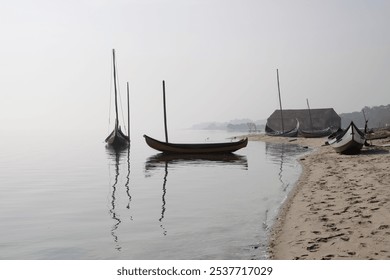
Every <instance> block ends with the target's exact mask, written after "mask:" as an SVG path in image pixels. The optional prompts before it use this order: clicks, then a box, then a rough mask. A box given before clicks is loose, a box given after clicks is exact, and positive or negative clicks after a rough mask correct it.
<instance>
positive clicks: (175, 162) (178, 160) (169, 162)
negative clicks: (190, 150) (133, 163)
mask: <svg viewBox="0 0 390 280" xmlns="http://www.w3.org/2000/svg"><path fill="white" fill-rule="evenodd" d="M189 166H201V167H205V168H207V167H210V168H212V167H215V166H235V167H239V168H240V169H243V170H248V161H247V158H246V157H245V156H241V155H236V154H232V153H227V154H164V153H159V154H156V155H153V156H151V157H149V158H148V159H147V160H146V163H145V174H146V176H150V175H151V174H150V172H153V171H159V170H161V169H163V170H164V177H163V180H162V196H161V202H162V205H161V216H160V218H159V222H160V227H161V228H162V230H163V234H164V235H167V230H166V228H165V227H164V224H163V220H164V217H165V212H166V206H167V202H166V194H167V182H168V173H169V170H174V169H176V168H183V167H184V168H185V167H189Z"/></svg>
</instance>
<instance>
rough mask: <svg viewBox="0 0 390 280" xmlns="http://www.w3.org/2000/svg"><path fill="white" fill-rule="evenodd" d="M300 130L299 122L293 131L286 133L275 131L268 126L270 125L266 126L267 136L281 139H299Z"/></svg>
mask: <svg viewBox="0 0 390 280" xmlns="http://www.w3.org/2000/svg"><path fill="white" fill-rule="evenodd" d="M298 130H299V121H298V120H297V124H296V126H295V127H294V128H293V129H290V130H286V131H277V130H273V129H272V128H270V127H269V126H268V123H267V124H266V125H265V134H267V135H268V136H280V137H297V136H298Z"/></svg>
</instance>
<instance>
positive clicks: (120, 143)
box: [105, 50, 130, 148]
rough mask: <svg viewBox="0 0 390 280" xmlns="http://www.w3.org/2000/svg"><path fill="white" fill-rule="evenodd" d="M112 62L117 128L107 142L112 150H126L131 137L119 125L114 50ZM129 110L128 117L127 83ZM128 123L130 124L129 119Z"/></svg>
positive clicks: (113, 51)
mask: <svg viewBox="0 0 390 280" xmlns="http://www.w3.org/2000/svg"><path fill="white" fill-rule="evenodd" d="M112 62H113V74H114V91H115V127H114V130H113V131H112V132H111V133H110V134H109V135H108V136H107V138H106V139H105V142H106V143H107V146H109V147H112V148H124V147H127V146H129V144H130V137H129V136H128V135H126V134H124V133H123V132H122V130H121V127H120V125H119V118H118V97H117V95H118V94H117V77H116V63H115V50H112ZM127 108H128V116H129V84H128V83H127ZM128 122H130V121H129V117H128ZM128 126H129V128H130V123H129V124H128Z"/></svg>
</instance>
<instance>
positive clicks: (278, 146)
mask: <svg viewBox="0 0 390 280" xmlns="http://www.w3.org/2000/svg"><path fill="white" fill-rule="evenodd" d="M307 151H309V149H308V148H307V147H303V146H299V145H294V144H285V143H268V142H266V143H265V154H266V157H267V159H268V160H269V161H271V162H273V163H275V164H277V165H279V172H278V179H279V181H280V183H281V188H282V190H283V191H286V190H287V189H288V187H289V186H290V184H289V183H286V182H285V181H284V179H283V178H284V176H285V175H286V174H284V167H285V166H286V165H287V166H289V167H291V166H292V167H293V166H294V165H296V164H297V162H296V158H297V156H299V155H302V154H303V153H305V152H307ZM289 170H291V168H289ZM286 177H288V178H290V177H289V176H286Z"/></svg>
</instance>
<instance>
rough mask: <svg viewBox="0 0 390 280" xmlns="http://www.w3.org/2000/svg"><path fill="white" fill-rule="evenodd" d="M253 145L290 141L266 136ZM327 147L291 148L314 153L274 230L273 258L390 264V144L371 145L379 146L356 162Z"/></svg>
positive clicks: (308, 142) (317, 143) (316, 142)
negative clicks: (376, 261)
mask: <svg viewBox="0 0 390 280" xmlns="http://www.w3.org/2000/svg"><path fill="white" fill-rule="evenodd" d="M251 140H261V141H270V142H281V143H286V142H290V141H291V139H289V138H281V137H269V136H265V135H258V136H252V137H251ZM324 142H325V139H305V138H297V139H296V140H295V141H292V142H291V143H294V144H299V145H303V146H309V147H312V148H314V150H313V152H312V153H310V154H308V155H306V156H304V157H302V158H301V159H300V162H301V164H302V166H303V172H302V175H301V177H300V179H299V181H298V183H297V184H296V186H295V188H294V190H293V191H292V192H291V194H290V197H289V198H288V199H287V201H286V203H285V204H284V205H283V207H282V209H281V211H280V214H279V217H278V219H277V221H276V223H275V225H274V227H273V230H272V233H271V237H270V248H269V252H270V257H271V258H272V259H286V260H291V259H308V260H318V259H390V153H389V150H390V147H388V145H389V144H390V138H387V139H380V140H373V141H372V144H373V145H375V146H371V147H364V148H363V150H362V152H361V154H359V155H352V156H351V155H349V156H347V155H340V154H337V153H336V152H334V150H333V148H331V147H329V146H322V145H323V144H324ZM379 145H380V146H379ZM383 145H385V146H383ZM386 146H387V147H386Z"/></svg>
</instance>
